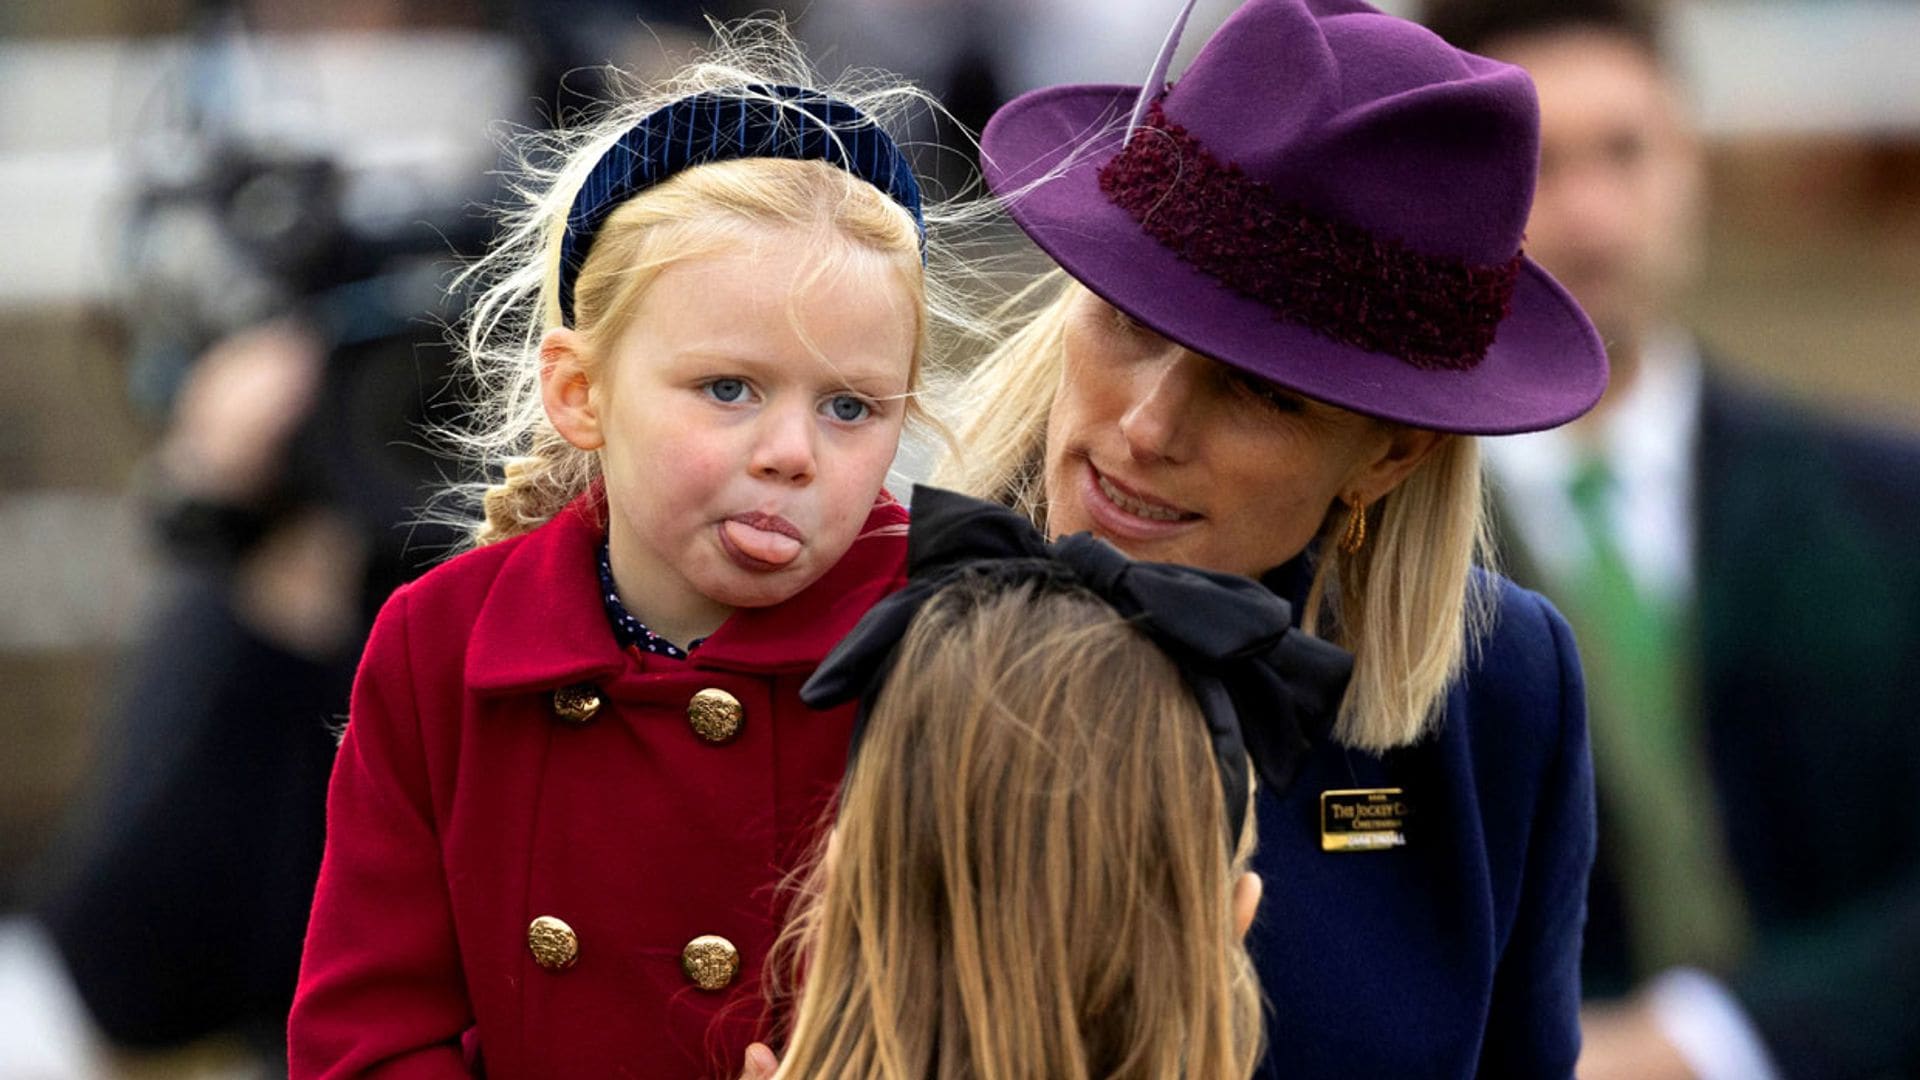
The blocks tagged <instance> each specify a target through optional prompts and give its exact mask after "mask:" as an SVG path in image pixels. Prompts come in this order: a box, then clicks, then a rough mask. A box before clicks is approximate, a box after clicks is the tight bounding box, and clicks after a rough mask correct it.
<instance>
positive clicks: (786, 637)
mask: <svg viewBox="0 0 1920 1080" xmlns="http://www.w3.org/2000/svg"><path fill="white" fill-rule="evenodd" d="M601 514H602V507H601V504H600V503H599V502H598V501H597V500H596V499H595V497H594V496H593V494H591V493H590V494H588V495H583V496H581V497H580V498H578V499H576V500H574V501H573V502H572V503H570V504H569V505H568V506H567V508H566V509H564V510H562V511H561V512H560V513H558V514H555V515H554V516H553V518H552V520H550V521H548V522H547V523H546V524H545V525H542V526H540V527H539V528H538V529H535V530H534V531H533V532H531V533H528V534H526V535H525V536H523V537H520V538H519V539H517V540H514V541H507V542H508V543H511V544H513V545H514V548H513V550H512V551H510V552H508V553H507V554H506V555H505V557H504V559H503V561H502V562H501V564H500V570H499V573H498V574H497V575H495V577H494V579H493V583H492V586H491V587H490V588H489V590H488V592H487V597H486V599H485V600H484V601H483V602H482V604H481V607H480V612H479V615H478V616H477V617H476V619H475V620H474V627H473V636H472V638H471V640H470V641H469V643H468V647H467V662H466V673H465V675H466V683H467V686H468V687H469V688H470V689H472V690H473V691H475V692H477V693H481V694H500V693H510V692H514V691H521V690H536V689H551V688H553V687H558V686H565V685H568V684H571V683H580V682H603V681H606V680H609V679H612V678H614V677H615V676H617V675H619V674H621V673H623V672H626V671H628V670H630V669H632V668H634V667H635V666H636V664H637V661H635V660H634V659H632V658H631V657H630V656H628V655H627V654H626V652H625V651H623V650H622V649H621V648H620V646H619V644H618V643H617V642H616V641H615V640H614V636H613V631H612V629H611V628H610V627H609V626H608V624H607V613H606V608H605V606H604V604H603V603H602V601H601V599H600V583H599V575H598V572H597V570H596V569H595V561H594V559H595V551H596V549H597V548H598V546H599V544H600V541H601V539H602V538H603V537H604V536H605V535H606V527H605V525H604V524H603V523H602V521H601ZM906 522H907V512H906V510H905V508H904V507H902V506H901V505H900V504H899V503H898V502H896V501H894V499H893V497H892V496H891V495H888V494H887V493H886V492H884V491H883V492H881V493H880V498H879V499H878V500H876V501H875V503H874V507H873V510H872V511H871V512H870V513H869V514H868V515H867V522H866V526H865V527H864V528H863V529H862V531H861V534H860V538H859V539H857V540H855V541H854V543H853V546H852V547H851V548H849V549H848V551H847V553H846V555H844V556H842V557H841V559H840V561H839V562H838V563H837V564H835V565H834V567H833V569H831V570H829V571H827V573H826V574H824V575H823V576H822V577H821V578H820V580H818V581H816V582H814V583H813V584H812V585H810V586H808V587H807V588H806V589H805V590H803V591H801V592H800V593H799V594H798V595H797V596H794V597H793V598H792V599H790V600H788V601H786V602H785V603H782V604H776V605H774V606H773V607H767V608H742V609H740V610H738V611H736V612H734V613H733V615H732V616H731V617H730V618H728V619H727V621H726V622H725V623H722V624H721V626H720V628H719V629H718V630H715V631H714V632H713V634H712V635H710V636H709V637H708V638H707V639H706V640H705V641H704V642H703V643H702V644H701V645H700V647H699V648H698V649H696V650H695V651H694V653H693V656H692V657H691V658H690V659H689V660H688V663H689V665H690V666H692V667H693V668H695V669H709V670H724V671H739V672H747V673H758V674H779V673H798V672H806V671H811V670H812V669H813V668H815V667H816V666H818V665H819V663H820V661H821V660H822V659H824V658H825V657H826V654H827V652H828V651H829V650H831V649H832V648H833V646H834V644H835V643H837V642H838V641H839V640H840V639H841V638H842V637H845V636H846V634H847V632H848V631H849V630H851V629H853V625H854V624H855V623H856V622H858V621H860V616H862V615H864V614H865V613H866V611H867V609H868V608H870V607H872V606H873V605H874V603H875V602H877V601H878V600H880V598H882V597H884V596H886V595H887V594H888V593H890V592H892V591H894V590H895V589H897V588H899V587H900V585H901V584H903V583H904V582H905V579H906Z"/></svg>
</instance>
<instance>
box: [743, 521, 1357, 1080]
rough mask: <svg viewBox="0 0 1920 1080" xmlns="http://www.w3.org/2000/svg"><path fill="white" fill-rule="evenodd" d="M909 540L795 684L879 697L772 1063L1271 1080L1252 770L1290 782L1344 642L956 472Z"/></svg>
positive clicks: (1329, 700) (1253, 593)
mask: <svg viewBox="0 0 1920 1080" xmlns="http://www.w3.org/2000/svg"><path fill="white" fill-rule="evenodd" d="M909 547H910V550H911V555H910V557H909V558H910V579H911V580H910V584H909V585H908V587H907V588H906V589H905V590H903V591H902V592H900V593H897V594H895V596H893V597H891V598H889V599H888V600H885V601H882V602H881V604H880V605H879V606H877V607H876V608H875V609H874V610H873V611H872V612H870V613H869V615H868V616H867V618H866V620H865V621H863V622H862V623H861V625H860V626H859V627H858V628H856V629H855V631H854V632H853V633H852V634H851V635H850V636H849V637H848V639H847V640H846V641H845V642H843V643H842V644H841V646H840V647H839V648H838V649H837V650H836V651H835V652H834V654H833V655H832V656H830V657H829V658H828V659H827V661H826V662H825V663H824V664H823V665H822V667H821V669H820V671H819V672H818V674H816V675H815V677H814V680H813V682H812V683H810V684H809V686H808V687H807V690H806V692H805V695H804V696H805V697H806V698H807V699H808V700H810V701H820V702H827V701H836V700H841V699H844V698H846V697H848V696H851V695H856V694H858V695H862V696H863V699H864V703H863V710H864V711H863V715H862V717H861V719H860V721H859V722H858V723H857V725H856V730H855V754H854V758H853V763H852V765H851V767H850V771H849V773H848V776H847V779H846V782H845V785H844V787H843V790H842V793H841V797H840V804H839V812H838V818H837V822H836V826H835V829H834V831H833V833H832V837H831V840H830V841H828V842H827V844H826V851H825V853H824V855H823V856H822V857H821V858H820V859H819V861H818V862H817V864H816V866H815V868H814V870H813V872H812V876H811V878H810V882H809V885H810V887H809V889H808V893H807V897H808V898H807V901H806V902H805V903H804V904H803V905H801V907H800V909H799V911H798V914H797V915H796V918H795V920H794V922H793V923H792V924H791V925H790V926H789V928H788V932H787V936H786V939H785V942H786V945H787V946H788V947H789V948H790V949H791V950H792V954H791V959H792V971H791V974H792V977H793V978H794V979H795V980H797V984H798V1006H797V1010H796V1013H795V1020H794V1025H793V1028H792V1032H791V1038H790V1040H789V1042H788V1045H787V1047H786V1049H785V1052H784V1055H783V1060H782V1061H781V1063H780V1066H779V1073H778V1075H779V1076H781V1077H796V1078H798V1077H808V1078H834V1080H842V1078H853V1077H862V1078H866V1077H871V1078H882V1077H886V1078H905V1077H911V1078H916V1080H918V1078H938V1080H960V1078H963V1077H964V1078H979V1080H988V1078H992V1080H1014V1078H1034V1080H1071V1078H1092V1077H1101V1078H1112V1077H1119V1078H1143V1080H1173V1078H1186V1080H1200V1078H1208V1080H1213V1078H1234V1080H1239V1078H1244V1077H1247V1076H1250V1075H1251V1074H1252V1072H1253V1068H1254V1065H1255V1063H1256V1061H1257V1060H1258V1057H1259V1053H1260V1049H1261V1045H1262V1044H1261V1007H1260V991H1259V982H1258V979H1257V978H1256V977H1255V976H1254V973H1253V968H1252V965H1251V963H1250V962H1249V960H1248V957H1247V952H1246V949H1245V947H1244V946H1243V944H1242V937H1243V935H1244V934H1245V933H1246V930H1247V928H1248V925H1249V924H1250V922H1251V921H1252V918H1253V915H1254V909H1255V906H1256V905H1257V903H1258V901H1259V896H1260V881H1259V878H1258V877H1256V876H1255V875H1253V874H1252V873H1249V872H1248V870H1247V865H1248V860H1249V857H1250V855H1251V853H1252V850H1253V846H1254V835H1253V834H1254V828H1253V815H1252V812H1251V806H1252V800H1251V784H1252V778H1253V772H1254V767H1255V766H1257V767H1258V771H1259V773H1260V775H1261V777H1262V778H1263V780H1264V782H1266V783H1269V784H1273V785H1276V786H1284V785H1285V784H1286V783H1287V782H1288V781H1289V779H1290V771H1291V762H1292V760H1293V759H1294V757H1295V756H1296V755H1297V753H1298V752H1299V749H1300V747H1301V745H1303V744H1301V743H1300V742H1299V740H1298V735H1299V733H1300V730H1301V725H1302V724H1304V723H1311V722H1313V718H1315V717H1320V718H1322V719H1324V718H1325V717H1327V716H1330V715H1331V707H1332V704H1333V702H1336V701H1337V700H1338V699H1339V694H1340V691H1341V689H1342V688H1343V687H1344V683H1345V678H1346V675H1347V672H1348V670H1349V669H1348V665H1347V658H1346V656H1345V654H1344V653H1342V652H1341V651H1340V650H1338V649H1336V648H1334V647H1333V646H1331V645H1327V644H1325V643H1322V642H1319V641H1314V640H1311V639H1307V638H1304V637H1303V636H1302V635H1300V634H1299V633H1297V632H1292V631H1291V630H1290V626H1289V624H1290V611H1289V608H1288V605H1287V603H1286V602H1285V601H1283V600H1280V599H1279V598H1277V597H1275V596H1274V595H1273V594H1271V593H1269V592H1267V591H1266V590H1265V589H1263V588H1262V587H1260V586H1259V585H1258V584H1257V583H1255V582H1252V581H1249V580H1246V579H1243V578H1237V577H1233V576H1230V575H1224V574H1211V573H1208V572H1206V571H1199V570H1191V569H1187V568H1184V567H1174V566H1164V565H1158V564H1144V563H1142V564H1136V563H1130V562H1129V561H1128V560H1127V559H1126V558H1125V557H1124V556H1122V555H1120V554H1119V553H1118V552H1117V551H1115V550H1114V549H1113V548H1111V547H1109V546H1107V545H1106V544H1105V543H1104V542H1101V541H1098V540H1095V539H1093V538H1092V537H1090V536H1087V535H1086V534H1081V535H1078V536H1074V537H1070V538H1067V539H1065V540H1062V541H1059V542H1057V543H1054V544H1045V543H1042V542H1041V539H1040V537H1039V535H1038V534H1037V533H1036V532H1034V530H1033V529H1032V527H1031V526H1030V525H1028V524H1027V523H1026V522H1025V521H1024V520H1023V519H1021V518H1019V517H1017V516H1016V515H1014V514H1013V513H1012V512H1011V511H1009V510H1006V509H1004V508H1001V507H998V506H995V505H993V504H989V503H983V502H979V501H976V500H973V499H969V498H966V497H964V496H959V495H954V494H952V493H949V492H942V491H939V490H937V489H929V488H924V487H923V488H920V489H919V490H918V491H917V492H916V493H915V496H914V522H913V526H912V538H911V539H910V541H909Z"/></svg>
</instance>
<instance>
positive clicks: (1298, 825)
mask: <svg viewBox="0 0 1920 1080" xmlns="http://www.w3.org/2000/svg"><path fill="white" fill-rule="evenodd" d="M1487 583H1488V584H1489V585H1490V586H1491V587H1493V588H1494V590H1495V593H1496V596H1497V599H1498V618H1497V621H1496V622H1495V624H1494V626H1493V628H1492V630H1491V632H1490V633H1489V635H1488V636H1487V637H1486V638H1485V639H1484V640H1483V642H1482V643H1481V646H1480V648H1479V650H1478V651H1477V652H1476V653H1474V654H1473V655H1472V658H1471V662H1470V667H1469V669H1468V671H1467V674H1466V676H1465V678H1464V679H1462V680H1461V682H1460V683H1459V684H1457V685H1456V686H1455V687H1454V689H1453V690H1452V692H1451V693H1450V694H1449V695H1448V698H1447V706H1446V716H1445V718H1444V720H1443V721H1442V722H1441V724H1440V725H1439V727H1438V728H1437V730H1436V731H1435V732H1434V733H1433V734H1431V735H1429V736H1428V737H1427V738H1426V739H1424V740H1423V741H1422V742H1420V743H1419V744H1418V745H1415V746H1413V747H1410V748H1407V749H1403V750H1397V751H1393V752H1391V753H1388V754H1386V755H1384V756H1374V755H1371V754H1367V753H1363V752H1360V751H1354V750H1348V749H1346V748H1344V747H1342V746H1340V745H1338V744H1337V743H1334V742H1331V741H1329V740H1324V739H1323V740H1320V741H1319V742H1318V743H1317V744H1316V745H1315V747H1314V749H1313V750H1312V751H1311V752H1310V753H1309V754H1308V756H1307V758H1306V760H1305V761H1304V762H1303V764H1302V766H1301V769H1300V772H1299V774H1298V776H1297V778H1296V779H1295V780H1294V782H1293V784H1292V786H1291V787H1290V788H1289V789H1288V790H1286V791H1285V792H1283V793H1281V794H1279V795H1278V796H1275V795H1272V794H1263V795H1262V796H1261V797H1260V799H1259V800H1258V806H1259V827H1260V837H1259V840H1260V843H1259V849H1258V853H1257V854H1256V855H1255V858H1254V868H1255V869H1256V870H1257V871H1259V873H1260V874H1261V876H1262V877H1263V878H1264V879H1265V881H1266V896H1265V898H1264V900H1263V901H1262V903H1261V905H1260V912H1259V915H1258V916H1257V918H1256V919H1255V922H1254V926H1253V930H1252V931H1251V933H1250V934H1249V936H1248V946H1249V948H1250V950H1251V951H1252V953H1253V958H1254V963H1255V965H1256V966H1257V967H1258V969H1259V972H1260V981H1261V984H1262V987H1263V988H1264V990H1265V991H1266V995H1267V999H1268V1002H1269V1004H1268V1013H1267V1042H1268V1051H1267V1058H1266V1061H1265V1063H1264V1064H1263V1065H1262V1068H1261V1072H1260V1073H1259V1075H1261V1076H1271V1077H1275V1078H1287V1080H1317V1078H1321V1077H1327V1078H1333V1077H1341V1078H1356V1077H1368V1078H1371V1077H1392V1078H1394V1080H1415V1078H1422V1077H1449V1078H1451V1077H1472V1076H1500V1077H1505V1076H1513V1077H1526V1078H1528V1080H1538V1078H1553V1077H1570V1076H1572V1075H1573V1065H1574V1059H1575V1058H1576V1057H1578V1055H1579V1048H1580V1036H1579V1006H1580V980H1579V966H1580V934H1581V927H1582V924H1583V922H1584V919H1585V910H1586V889H1587V873H1588V870H1589V868H1590V865H1591V863H1592V860H1593V851H1594V816H1593V815H1594V810H1593V768H1592V761H1591V758H1590V756H1589V753H1588V747H1587V727H1586V702H1585V690H1584V686H1583V684H1582V682H1581V677H1580V663H1579V658H1578V656H1577V655H1576V653H1575V651H1574V644H1573V636H1572V633H1571V631H1569V630H1568V628H1567V624H1566V622H1565V621H1564V620H1563V619H1562V618H1561V617H1560V614H1559V612H1557V611H1555V610H1554V608H1553V606H1552V605H1551V604H1549V603H1548V602H1547V601H1546V600H1545V599H1544V598H1542V597H1540V596H1539V595H1537V594H1535V593H1531V592H1527V591H1526V590H1524V589H1521V588H1519V587H1518V586H1516V585H1514V584H1513V583H1511V582H1509V581H1507V580H1506V579H1504V578H1491V579H1488V582H1487ZM1385 787H1398V788H1402V789H1404V790H1405V799H1406V800H1407V801H1408V803H1409V804H1410V806H1411V812H1410V816H1409V818H1408V821H1407V828H1406V837H1407V844H1406V846H1405V847H1400V848H1394V849H1387V850H1375V851H1353V852H1327V851H1322V850H1321V843H1320V831H1321V826H1320V793H1321V792H1322V791H1326V790H1330V789H1346V788H1385Z"/></svg>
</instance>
